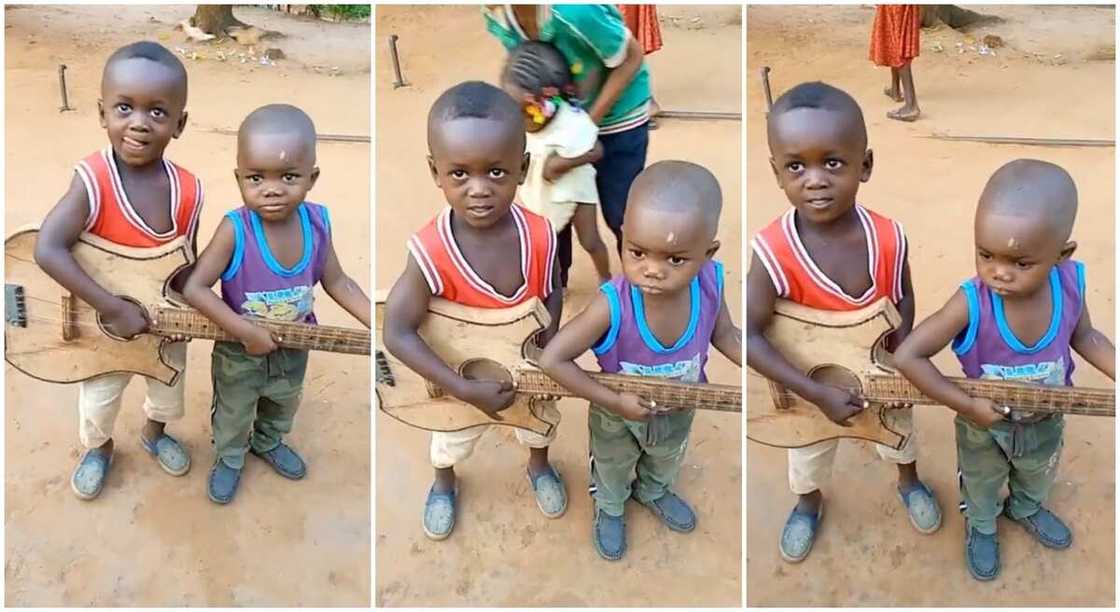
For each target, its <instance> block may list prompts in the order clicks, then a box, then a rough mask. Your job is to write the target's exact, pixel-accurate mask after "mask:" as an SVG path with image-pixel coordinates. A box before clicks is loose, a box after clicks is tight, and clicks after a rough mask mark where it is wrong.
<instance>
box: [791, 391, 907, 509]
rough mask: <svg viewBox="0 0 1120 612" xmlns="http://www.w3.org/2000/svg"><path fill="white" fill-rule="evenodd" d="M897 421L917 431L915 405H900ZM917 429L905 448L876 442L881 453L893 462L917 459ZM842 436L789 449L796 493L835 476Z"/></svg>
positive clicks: (818, 487) (801, 492)
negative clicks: (833, 466)
mask: <svg viewBox="0 0 1120 612" xmlns="http://www.w3.org/2000/svg"><path fill="white" fill-rule="evenodd" d="M894 416H895V419H896V420H895V423H896V424H897V425H898V426H899V427H902V428H906V429H910V430H911V431H913V427H914V413H913V409H912V408H905V409H900V410H898V411H897V412H896V413H895V415H894ZM916 438H917V432H913V433H912V434H911V435H910V438H909V439H907V440H906V444H905V445H904V446H903V447H902V450H895V449H893V448H891V447H889V446H883V445H882V444H876V445H875V450H877V451H878V452H879V457H880V458H881V459H883V460H885V461H890V462H891V463H897V464H905V463H913V462H914V460H915V459H916V458H917V456H918V450H917V449H918V444H917V440H916ZM838 446H840V441H839V440H827V441H825V442H818V443H817V444H813V445H812V446H806V447H804V448H791V449H789V488H790V490H791V491H793V492H794V494H796V495H805V494H807V493H812V492H813V491H816V490H818V489H820V488H822V487H824V486H825V485H826V484H828V481H829V480H830V479H831V478H832V463H833V461H834V460H835V459H836V448H837V447H838Z"/></svg>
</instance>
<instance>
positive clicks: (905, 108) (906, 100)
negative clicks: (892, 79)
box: [887, 63, 922, 121]
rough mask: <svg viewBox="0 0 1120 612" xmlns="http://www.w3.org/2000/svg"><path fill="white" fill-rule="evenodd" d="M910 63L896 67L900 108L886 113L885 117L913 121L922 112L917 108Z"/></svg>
mask: <svg viewBox="0 0 1120 612" xmlns="http://www.w3.org/2000/svg"><path fill="white" fill-rule="evenodd" d="M910 66H911V63H907V64H906V65H905V66H903V67H901V68H899V69H898V76H899V78H900V80H901V81H902V97H903V104H902V108H900V109H898V110H893V111H891V112H889V113H887V117H890V118H891V119H897V120H899V121H914V120H915V119H917V118H918V116H919V115H921V114H922V111H921V109H920V108H918V94H917V92H915V91H914V73H913V72H912V71H911V69H910Z"/></svg>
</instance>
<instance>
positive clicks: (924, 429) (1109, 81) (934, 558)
mask: <svg viewBox="0 0 1120 612" xmlns="http://www.w3.org/2000/svg"><path fill="white" fill-rule="evenodd" d="M978 10H983V11H984V12H987V13H992V14H996V15H999V16H1003V17H1005V18H1006V19H1007V21H1006V22H1005V23H1002V24H996V25H992V26H987V27H984V28H981V29H978V30H976V31H972V32H969V33H968V34H962V33H959V32H955V31H953V30H949V29H945V28H941V29H936V30H932V31H930V30H925V31H923V32H922V43H921V44H922V50H921V56H920V57H919V58H918V59H917V60H916V61H915V63H914V75H915V80H916V89H917V92H918V99H919V103H920V105H921V108H922V112H923V115H922V118H921V119H920V120H919V121H918V122H916V123H913V124H902V123H898V122H895V121H892V120H889V119H887V118H886V116H885V115H886V112H887V111H888V110H890V109H892V108H895V107H896V106H897V105H896V104H895V103H893V102H892V101H890V100H889V99H888V98H886V97H885V96H884V95H883V93H882V90H883V87H884V86H886V85H887V84H888V78H889V74H888V72H887V70H886V69H882V68H876V67H875V66H873V65H872V64H871V63H870V62H869V61H868V60H867V41H868V36H869V32H870V28H871V21H872V17H873V11H872V10H871V9H870V7H859V6H844V7H812V8H806V7H793V6H785V7H775V6H768V7H751V8H750V9H749V10H748V11H747V41H748V42H747V53H748V60H747V65H748V72H747V74H748V77H749V80H748V93H747V112H748V124H747V131H748V141H747V145H748V160H747V185H748V186H749V187H748V191H747V196H748V197H747V206H748V217H747V218H748V221H747V231H748V233H749V234H751V235H753V234H754V233H755V232H757V231H758V230H759V229H760V228H761V227H762V226H763V225H764V224H765V223H767V222H769V221H770V220H771V219H773V218H774V217H775V216H777V215H778V214H779V213H781V212H782V211H783V210H784V209H785V208H786V207H787V206H788V205H789V204H788V202H787V201H786V199H785V197H784V196H783V194H782V193H781V192H780V191H779V190H778V189H777V188H776V186H775V184H774V179H773V176H772V174H771V171H770V168H769V165H768V163H767V161H766V160H767V148H766V139H765V124H764V115H763V113H764V107H765V102H764V99H763V96H762V93H761V87H760V85H759V81H758V77H757V75H758V69H759V68H760V67H761V66H764V65H767V66H770V67H772V68H773V73H772V75H771V80H772V86H773V90H774V96H775V98H776V97H777V96H778V95H779V94H780V93H781V92H782V91H785V90H786V89H788V88H789V87H791V86H793V85H795V84H797V83H799V82H802V81H807V80H818V79H819V80H824V81H826V82H829V83H831V84H834V85H837V86H839V87H842V88H843V89H845V90H847V91H848V92H850V93H851V94H852V95H854V96H855V97H856V99H857V100H858V101H859V102H860V104H861V105H862V107H863V110H864V115H865V117H866V118H867V123H868V130H869V132H870V141H871V147H872V148H873V149H874V151H875V154H876V155H875V161H876V164H875V171H874V175H873V176H872V178H871V181H870V182H869V183H867V184H866V185H864V186H863V187H862V188H861V189H860V201H861V202H863V203H865V204H866V205H868V206H869V207H871V208H874V209H876V210H879V211H881V212H883V213H885V214H887V215H890V216H892V217H894V218H895V219H897V220H899V221H900V222H901V223H902V224H903V226H904V227H905V228H906V230H907V234H908V236H909V242H910V268H911V270H912V274H913V279H914V289H915V292H916V295H917V305H918V308H917V310H918V312H917V317H918V320H921V319H922V318H924V317H925V316H927V315H928V314H930V313H931V311H932V310H933V309H935V308H936V307H938V306H940V305H941V304H943V303H944V301H945V300H946V299H948V297H949V296H950V295H951V294H952V292H953V291H954V290H955V288H956V286H957V284H958V283H959V282H960V281H962V280H964V279H966V278H968V277H970V276H972V275H973V274H975V267H974V264H973V255H972V245H971V240H972V215H973V211H974V207H975V203H976V200H977V198H978V196H979V194H980V191H981V189H982V187H983V185H984V182H985V181H986V180H987V178H988V176H990V174H991V173H992V172H993V171H994V170H995V169H996V168H997V167H998V166H1000V165H1002V164H1003V163H1005V162H1006V161H1010V160H1011V159H1015V158H1019V157H1035V158H1041V159H1045V160H1049V161H1053V162H1055V163H1057V164H1060V165H1061V166H1063V167H1064V168H1066V169H1067V170H1068V171H1069V172H1070V173H1071V174H1072V175H1073V177H1074V179H1075V180H1076V182H1077V186H1078V189H1079V192H1080V196H1081V199H1080V202H1081V207H1080V214H1079V215H1078V221H1077V226H1076V228H1075V230H1074V238H1073V239H1074V240H1076V241H1077V242H1078V244H1079V245H1080V247H1079V249H1078V251H1077V253H1076V257H1077V258H1078V259H1080V260H1082V261H1084V262H1085V264H1086V266H1087V269H1088V303H1089V307H1090V309H1091V312H1092V315H1093V322H1094V323H1095V324H1096V325H1097V327H1098V328H1099V329H1101V330H1102V331H1103V332H1104V333H1105V334H1107V335H1108V336H1109V337H1114V331H1115V320H1114V308H1115V306H1114V295H1115V287H1114V286H1113V278H1114V263H1113V242H1114V235H1113V227H1114V214H1115V213H1114V210H1115V209H1114V193H1115V192H1114V171H1113V154H1114V153H1113V149H1111V148H1040V147H1022V146H998V145H986V144H972V143H955V142H944V141H937V140H931V139H926V138H923V136H926V135H929V134H930V133H932V132H935V131H941V132H948V133H951V134H958V135H964V134H983V135H1005V136H1026V137H1040V138H1041V137H1051V138H1107V139H1111V138H1113V136H1114V133H1115V132H1114V127H1115V126H1114V124H1113V117H1114V111H1113V109H1114V106H1113V104H1114V100H1113V86H1112V85H1113V82H1114V69H1115V66H1114V62H1113V61H1112V60H1111V57H1112V56H1113V55H1114V53H1111V50H1112V44H1113V40H1114V38H1113V37H1114V11H1113V9H1112V7H1073V6H1065V7H1056V6H1055V7H1027V6H1019V7H995V6H989V7H979V8H978ZM989 33H994V34H997V35H999V36H1001V37H1003V39H1004V40H1005V41H1006V43H1007V46H1006V47H1004V48H999V49H997V50H996V52H997V55H995V56H990V55H980V54H979V53H978V49H976V48H975V47H974V45H975V42H973V41H974V40H980V39H982V37H983V35H985V34H989ZM969 37H972V39H973V40H971V41H970V40H969ZM958 42H959V43H961V44H962V46H961V48H963V49H965V51H964V52H963V53H962V52H958V47H957V43H958ZM937 48H941V49H943V51H941V52H938V51H937V50H936V49H937ZM1094 57H1107V58H1109V59H1108V60H1107V61H1100V60H1094V59H1092V58H1094ZM935 363H936V364H937V365H938V366H939V367H941V368H942V370H943V371H946V372H956V371H959V370H958V369H957V368H958V366H957V365H956V360H955V359H954V358H953V357H952V355H951V353H950V352H949V351H945V352H943V353H942V354H941V355H939V356H938V358H937V359H936V360H935ZM1078 367H1079V370H1078V374H1077V376H1076V382H1077V384H1080V385H1085V386H1110V385H1111V383H1110V381H1109V380H1108V379H1107V378H1106V377H1104V376H1103V375H1101V374H1099V373H1097V372H1096V371H1095V370H1093V369H1092V368H1091V367H1090V366H1088V365H1087V364H1085V363H1084V362H1082V361H1079V363H1078ZM747 386H748V398H747V401H748V402H767V401H769V399H768V397H767V394H766V386H765V385H764V384H763V383H762V379H760V378H758V377H757V375H755V374H754V373H753V372H752V373H750V374H748V377H747ZM916 415H917V427H918V428H919V430H920V432H921V433H920V436H921V437H920V444H921V446H920V450H919V459H918V465H919V472H920V474H921V475H922V477H923V479H924V480H925V482H926V483H927V484H929V485H930V486H931V487H932V488H933V489H934V490H935V492H936V494H937V496H938V499H939V500H940V502H941V507H942V511H943V515H944V523H943V525H942V528H941V530H940V531H939V532H937V533H936V534H934V535H931V536H923V535H920V534H918V533H917V532H916V531H914V530H913V529H912V528H911V527H910V526H909V524H908V521H907V520H906V514H905V512H904V511H903V510H902V507H901V504H900V503H899V501H898V499H897V496H896V494H895V489H894V479H895V473H896V470H895V469H894V468H893V467H892V466H890V465H888V464H886V463H884V462H882V461H880V460H879V459H878V457H877V455H876V454H875V451H874V449H873V448H871V446H870V445H868V444H866V443H855V442H848V443H845V444H842V445H841V450H840V453H839V455H838V458H837V462H836V469H835V471H834V475H833V482H832V485H831V486H830V487H829V488H827V489H826V490H825V491H824V493H825V497H826V505H827V506H828V508H827V509H826V515H827V517H826V518H825V520H824V522H823V524H822V531H821V532H820V534H819V536H818V540H817V543H816V545H815V547H814V548H813V551H812V554H811V555H810V556H809V558H808V559H807V560H806V561H804V562H803V563H802V564H800V565H789V564H786V563H785V562H783V561H782V560H781V557H780V556H779V554H778V549H777V543H778V537H779V534H780V532H781V528H782V525H783V523H784V522H785V520H786V517H787V515H788V513H789V511H790V509H791V508H792V507H793V506H794V503H795V497H794V496H793V494H791V493H790V492H789V489H788V484H787V481H786V454H785V451H783V450H777V449H772V448H767V447H764V446H759V445H756V444H753V443H751V444H749V445H748V450H747V465H748V476H747V543H748V545H747V601H748V605H751V606H812V605H873V606H925V605H944V606H965V607H968V606H980V607H983V606H991V605H999V606H1004V605H1014V606H1060V605H1077V606H1102V605H1107V606H1111V605H1113V603H1114V601H1115V585H1114V577H1115V557H1114V552H1115V547H1114V544H1115V537H1114V536H1115V521H1114V509H1115V473H1114V468H1113V466H1114V463H1115V461H1114V430H1113V422H1112V421H1111V420H1107V421H1100V420H1093V419H1091V418H1088V417H1071V418H1069V420H1068V425H1067V429H1066V436H1065V452H1064V455H1063V457H1062V465H1061V468H1060V473H1059V476H1058V482H1057V483H1056V484H1055V486H1054V489H1053V492H1052V495H1051V500H1050V502H1049V504H1048V505H1049V506H1050V507H1051V508H1053V509H1054V510H1055V511H1056V512H1057V513H1058V514H1059V515H1061V516H1062V517H1063V518H1065V519H1066V520H1067V521H1068V522H1069V523H1070V524H1071V526H1072V528H1073V531H1074V534H1075V535H1074V545H1073V548H1071V549H1070V550H1067V551H1062V552H1056V551H1051V550H1048V549H1045V548H1043V547H1042V546H1041V545H1040V544H1037V543H1036V542H1035V541H1033V539H1032V538H1030V537H1029V536H1028V535H1027V534H1026V532H1025V531H1023V530H1022V529H1021V528H1020V527H1018V526H1017V525H1014V524H1012V523H1010V522H1007V521H1001V523H1000V545H1001V551H1002V555H1003V573H1002V575H1001V576H1000V577H999V578H998V579H997V580H996V581H995V582H992V583H979V582H977V581H975V580H973V579H972V578H971V577H970V576H969V575H968V572H967V569H966V568H965V565H964V559H963V555H964V553H963V549H964V544H963V541H964V520H963V518H962V516H961V515H960V514H959V513H958V512H957V511H956V504H957V501H958V492H957V485H956V477H955V470H956V465H955V463H956V462H955V459H954V457H955V447H954V442H953V429H952V413H951V412H950V411H948V410H946V409H943V408H938V407H926V408H919V409H916ZM876 570H878V571H876Z"/></svg>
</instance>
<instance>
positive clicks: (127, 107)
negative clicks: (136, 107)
mask: <svg viewBox="0 0 1120 612" xmlns="http://www.w3.org/2000/svg"><path fill="white" fill-rule="evenodd" d="M114 108H116V109H117V112H118V113H127V112H129V111H131V110H132V105H131V104H125V103H124V102H121V103H120V104H118V105H116V106H115V107H114Z"/></svg>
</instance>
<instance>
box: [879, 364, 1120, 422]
mask: <svg viewBox="0 0 1120 612" xmlns="http://www.w3.org/2000/svg"><path fill="white" fill-rule="evenodd" d="M949 380H950V381H951V382H953V383H954V384H956V385H957V386H958V387H960V388H961V389H963V390H964V392H965V393H967V394H969V395H970V396H972V397H981V398H985V399H989V400H992V402H994V403H996V404H999V405H1004V406H1011V407H1012V408H1015V409H1017V410H1025V411H1028V412H1048V413H1062V414H1081V415H1087V416H1115V415H1116V392H1115V391H1114V390H1112V389H1088V388H1084V387H1058V386H1046V385H1036V384H1030V383H1022V382H1010V381H1001V380H977V379H973V378H949ZM867 382H868V385H867V389H865V391H866V392H865V393H864V394H863V396H864V398H865V399H868V400H871V401H875V402H880V403H888V402H905V403H909V404H927V405H929V404H940V402H938V401H936V400H934V399H932V398H930V397H928V396H926V395H925V394H924V393H922V392H921V390H920V389H918V388H917V387H915V386H914V385H913V384H911V383H910V381H908V380H906V379H905V378H903V377H901V376H891V375H882V374H873V375H871V376H868V381H867Z"/></svg>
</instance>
